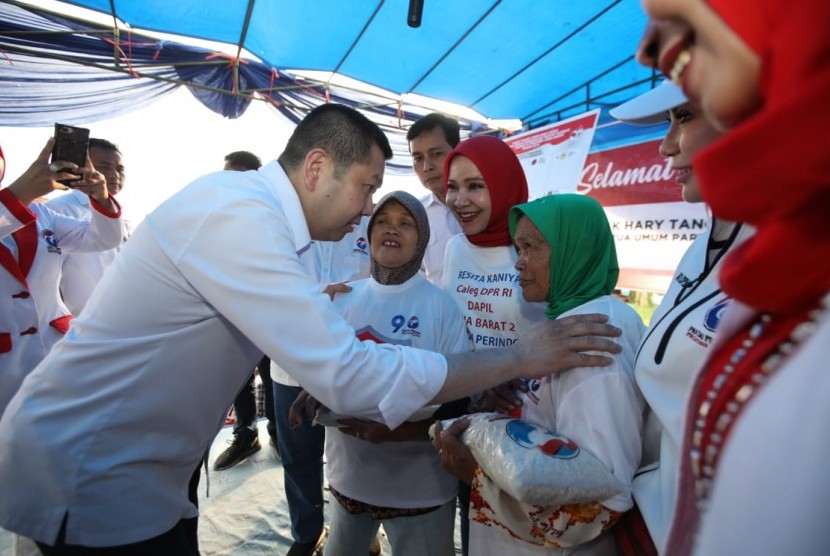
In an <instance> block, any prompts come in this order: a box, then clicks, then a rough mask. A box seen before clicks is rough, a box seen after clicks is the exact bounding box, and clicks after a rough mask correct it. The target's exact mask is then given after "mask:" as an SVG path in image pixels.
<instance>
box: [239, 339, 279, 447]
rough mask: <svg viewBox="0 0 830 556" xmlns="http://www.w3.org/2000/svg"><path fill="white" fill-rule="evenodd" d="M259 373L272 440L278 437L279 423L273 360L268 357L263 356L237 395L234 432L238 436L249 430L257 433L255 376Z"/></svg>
mask: <svg viewBox="0 0 830 556" xmlns="http://www.w3.org/2000/svg"><path fill="white" fill-rule="evenodd" d="M257 372H258V373H259V378H260V379H262V390H263V392H264V393H265V416H266V417H268V434H269V435H270V436H271V438H276V437H277V422H276V419H274V390H273V387H272V386H271V360H270V359H268V356H267V355H266V356H263V357H262V359H261V360H260V362H259V363H258V364H257V366H256V368H255V369H254V372H253V373H251V378H250V379H249V380H248V382H247V383H246V384H245V386H243V387H242V390H240V391H239V394H237V395H236V399H235V400H234V401H233V409H234V411H235V412H236V423H235V424H234V426H233V432H234V434H236V433H237V432H238V431H239V430H241V429H243V428H247V429H249V430H252V431H255V430H256V428H257V426H256V418H257V407H256V384H255V382H254V375H255V374H256V373H257Z"/></svg>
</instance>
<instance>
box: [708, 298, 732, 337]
mask: <svg viewBox="0 0 830 556" xmlns="http://www.w3.org/2000/svg"><path fill="white" fill-rule="evenodd" d="M728 306H729V298H728V297H727V298H724V299H723V300H721V301H719V302H717V303H716V304H715V306H714V307H712V308H711V309H709V310H708V311H707V312H706V316H704V317H703V326H705V327H706V329H707V330H709V331H710V332H714V331H715V330H717V329H718V325H719V324H720V319H721V317H722V316H723V312H724V311H726V308H727V307H728Z"/></svg>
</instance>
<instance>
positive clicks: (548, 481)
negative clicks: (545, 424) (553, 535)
mask: <svg viewBox="0 0 830 556" xmlns="http://www.w3.org/2000/svg"><path fill="white" fill-rule="evenodd" d="M465 418H466V419H469V420H470V426H469V427H467V429H466V430H465V431H464V433H463V434H462V436H461V441H462V442H463V443H464V444H465V445H466V446H468V447H469V448H470V450H471V451H472V453H473V456H474V457H475V459H476V461H477V462H478V465H479V467H481V470H482V471H484V473H485V474H486V475H487V476H488V477H489V478H490V479H491V480H492V481H493V482H494V483H496V485H498V487H499V488H500V489H501V490H503V491H505V492H506V493H508V494H509V495H510V496H512V497H513V498H515V499H516V500H518V501H520V502H524V503H526V504H536V505H541V506H561V505H563V504H580V503H586V502H598V501H602V500H606V499H608V498H611V497H612V496H615V495H617V494H619V493H621V492H624V491H625V490H626V487H625V485H623V484H622V483H621V481H619V480H618V479H617V478H616V477H614V475H613V474H611V472H610V471H609V470H608V469H607V468H606V467H605V465H603V463H602V462H600V461H599V460H598V459H597V458H596V457H595V456H594V455H593V454H591V453H589V452H587V451H585V450H582V449H580V448H579V446H577V445H576V444H575V443H574V442H573V441H571V440H570V439H568V438H566V437H564V436H562V435H559V434H556V433H552V432H550V431H547V430H545V429H543V428H541V427H537V426H535V425H531V424H530V423H528V422H526V421H522V420H521V419H516V418H514V417H510V416H509V415H502V414H501V413H475V414H472V415H466V416H464V417H460V419H465ZM456 420H457V419H448V420H446V421H442V422H441V426H442V427H443V428H444V429H445V430H446V429H447V427H449V426H450V425H451V424H452V423H453V422H454V421H456ZM434 428H435V427H434V425H433V426H432V427H430V429H429V434H430V437H434Z"/></svg>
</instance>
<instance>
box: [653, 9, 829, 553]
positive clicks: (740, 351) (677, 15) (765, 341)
mask: <svg viewBox="0 0 830 556" xmlns="http://www.w3.org/2000/svg"><path fill="white" fill-rule="evenodd" d="M644 6H645V8H646V11H647V12H648V13H649V15H650V16H651V18H652V20H653V23H652V25H651V26H650V27H649V29H648V30H647V33H646V36H645V37H644V40H643V43H642V44H641V47H640V51H639V53H638V55H639V57H640V60H641V61H642V62H643V63H645V64H647V65H651V66H654V67H657V68H659V69H660V70H661V71H663V72H664V73H665V74H666V75H668V76H669V77H671V78H672V79H673V80H674V81H675V82H676V83H677V84H679V85H680V86H681V87H683V90H684V92H685V93H686V95H687V96H688V97H689V98H690V100H692V101H693V102H695V103H696V104H698V105H699V106H700V107H702V109H703V110H704V112H705V113H706V116H707V118H709V119H710V120H711V121H712V122H713V123H714V124H716V125H717V126H719V127H720V128H721V129H723V130H725V131H727V133H726V135H725V136H724V138H723V139H721V140H720V141H717V142H716V143H714V144H713V145H712V146H711V147H710V148H708V149H706V150H705V151H703V152H701V154H700V155H699V156H698V157H697V159H696V160H695V167H696V168H697V173H698V177H699V179H700V185H701V190H702V193H703V197H704V199H705V200H706V202H707V203H708V204H709V205H710V206H711V208H712V212H713V213H714V214H715V216H717V217H721V218H725V219H728V220H734V221H741V222H746V223H749V224H752V225H754V226H755V227H756V229H757V232H756V235H755V236H754V237H753V238H752V239H750V240H748V241H747V242H746V243H744V244H743V245H742V246H741V247H740V248H738V249H736V250H735V251H734V253H733V254H731V255H730V256H729V258H728V259H727V260H726V261H725V262H724V266H723V270H722V272H721V282H722V286H723V290H724V291H725V292H727V293H728V294H729V295H731V296H732V297H733V298H734V299H735V300H736V301H737V302H738V303H734V304H733V305H732V308H731V310H730V312H729V314H728V315H726V316H725V317H724V320H723V322H722V325H721V328H720V336H719V338H718V349H716V350H715V352H714V353H713V354H712V356H711V357H710V358H709V360H708V362H707V364H706V365H705V367H704V369H703V370H702V371H701V374H700V375H699V376H698V379H697V381H696V382H695V384H694V385H693V388H692V391H691V393H690V396H689V401H688V406H687V411H686V418H685V439H684V450H685V451H686V454H687V457H685V458H682V459H681V469H680V481H679V485H678V489H679V490H678V504H677V508H676V511H675V516H674V522H673V526H672V529H671V532H670V535H669V540H668V546H667V547H666V550H665V553H666V554H672V555H675V554H678V555H683V554H688V553H690V552H692V551H693V550H695V551H696V553H699V554H706V555H710V554H753V555H756V554H783V553H789V554H820V553H826V551H827V548H826V534H825V532H824V522H825V521H826V520H825V518H824V515H825V510H826V505H827V495H828V493H830V473H828V472H827V469H826V465H827V463H826V462H827V461H830V442H828V440H827V426H828V424H830V373H828V363H827V361H828V356H830V348H828V346H830V311H828V306H830V296H828V292H830V256H828V255H830V146H829V145H828V142H827V126H828V123H830V2H827V0H801V1H799V2H788V3H784V2H783V1H782V0H711V1H710V2H708V3H706V2H703V1H702V0H644ZM696 532H697V533H698V534H697V536H696V535H695V533H696Z"/></svg>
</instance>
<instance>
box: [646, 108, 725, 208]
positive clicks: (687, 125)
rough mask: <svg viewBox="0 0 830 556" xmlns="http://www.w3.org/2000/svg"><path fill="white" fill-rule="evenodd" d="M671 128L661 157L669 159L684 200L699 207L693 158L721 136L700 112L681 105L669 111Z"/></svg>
mask: <svg viewBox="0 0 830 556" xmlns="http://www.w3.org/2000/svg"><path fill="white" fill-rule="evenodd" d="M669 118H670V120H671V125H670V126H669V132H668V133H667V134H666V137H665V139H663V142H662V143H660V154H661V155H663V156H665V157H666V158H671V167H672V169H673V170H674V179H675V181H677V182H678V183H679V184H680V185H682V186H683V200H684V201H686V202H687V203H699V202H701V201H702V200H703V199H702V198H701V196H700V189H699V188H698V185H697V177H696V176H695V173H694V168H693V165H692V159H693V158H694V155H695V154H696V153H697V152H698V151H699V150H701V149H702V148H704V147H706V146H707V145H709V144H710V143H712V142H713V141H714V140H715V139H717V138H718V137H720V136H721V133H720V132H719V131H718V130H716V129H715V128H714V127H713V126H712V124H710V123H709V121H708V120H707V119H706V118H704V117H703V114H702V113H701V112H700V110H698V109H696V108H694V107H692V105H690V104H683V105H682V106H678V107H677V108H674V109H672V110H670V111H669Z"/></svg>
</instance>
